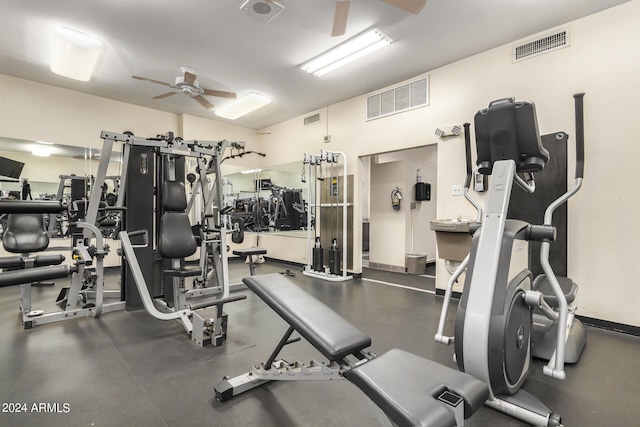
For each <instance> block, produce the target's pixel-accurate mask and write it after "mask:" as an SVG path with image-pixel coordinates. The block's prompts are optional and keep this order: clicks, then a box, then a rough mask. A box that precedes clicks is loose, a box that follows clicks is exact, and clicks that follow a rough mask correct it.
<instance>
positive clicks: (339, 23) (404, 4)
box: [331, 0, 427, 37]
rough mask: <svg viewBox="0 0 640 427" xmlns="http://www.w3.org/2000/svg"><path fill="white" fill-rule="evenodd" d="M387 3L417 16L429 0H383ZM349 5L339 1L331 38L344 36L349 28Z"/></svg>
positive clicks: (347, 1) (342, 0)
mask: <svg viewBox="0 0 640 427" xmlns="http://www.w3.org/2000/svg"><path fill="white" fill-rule="evenodd" d="M382 1H383V2H385V3H388V4H390V5H391V6H395V7H397V8H399V9H402V10H404V11H405V12H409V13H412V14H414V15H417V14H418V13H420V11H421V10H422V9H423V8H424V5H425V4H426V2H427V0H382ZM349 3H351V0H337V1H336V12H335V15H334V17H333V31H331V36H332V37H336V36H342V35H344V33H345V30H346V28H347V17H348V16H349Z"/></svg>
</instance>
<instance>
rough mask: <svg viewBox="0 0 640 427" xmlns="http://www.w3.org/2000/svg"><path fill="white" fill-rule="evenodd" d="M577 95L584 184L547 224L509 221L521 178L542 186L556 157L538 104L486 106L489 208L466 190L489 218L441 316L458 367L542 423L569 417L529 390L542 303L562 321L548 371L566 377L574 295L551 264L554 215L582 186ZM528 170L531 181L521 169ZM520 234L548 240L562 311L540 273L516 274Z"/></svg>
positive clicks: (479, 130) (480, 143) (483, 134)
mask: <svg viewBox="0 0 640 427" xmlns="http://www.w3.org/2000/svg"><path fill="white" fill-rule="evenodd" d="M583 96H584V94H577V95H574V98H575V110H576V157H577V161H576V186H575V187H574V188H573V189H572V190H570V191H569V192H567V193H566V194H565V195H564V196H562V197H560V198H559V199H558V200H556V202H554V203H553V204H552V205H551V206H550V207H549V208H548V209H547V213H546V215H545V224H544V225H531V224H529V223H526V222H524V221H520V220H515V219H507V209H508V206H509V200H510V197H511V189H512V186H513V183H514V182H515V183H516V184H518V186H519V187H521V188H522V189H523V190H525V191H527V192H529V193H533V192H534V191H535V179H534V174H535V173H537V172H540V171H541V170H542V168H543V167H544V165H545V164H546V163H547V161H548V160H549V153H548V151H547V150H546V149H545V148H544V147H543V146H542V142H541V139H540V135H539V132H538V125H537V118H536V113H535V106H534V104H533V103H532V102H529V101H524V102H516V101H514V99H513V98H507V99H501V100H497V101H494V102H492V103H491V104H489V107H488V108H486V109H483V110H481V111H478V113H477V114H476V116H475V119H474V122H475V134H476V149H477V157H478V158H477V165H478V167H479V169H478V171H479V172H480V173H481V174H484V175H491V182H490V185H489V194H488V197H487V201H486V205H485V210H484V212H482V210H481V208H480V207H479V205H478V204H477V203H475V202H473V201H472V200H471V199H470V197H469V196H468V191H465V196H466V197H467V198H468V199H470V201H472V203H473V204H474V206H476V208H477V209H478V210H479V215H478V218H481V223H478V224H476V225H475V226H474V227H471V233H472V234H473V242H472V246H471V252H470V253H469V255H468V256H467V257H466V258H465V259H464V260H463V262H462V263H461V265H460V266H459V268H458V269H457V270H456V271H455V272H454V274H453V275H452V276H451V279H450V280H449V283H448V285H447V289H446V292H445V297H444V301H443V306H442V312H441V315H440V322H439V325H438V332H437V334H436V336H435V339H436V341H437V342H440V343H443V344H451V343H454V344H455V361H456V363H457V365H458V368H459V369H460V370H461V371H463V372H466V373H468V374H471V375H473V376H475V377H476V378H478V379H480V380H482V381H484V382H485V383H486V384H487V385H488V386H489V390H490V396H489V399H488V400H487V401H486V402H485V404H486V405H487V406H490V407H492V408H494V409H497V410H500V411H502V412H504V413H506V414H509V415H511V416H514V417H516V418H518V419H520V420H522V421H524V422H527V423H529V424H531V425H536V426H561V425H562V424H561V417H560V415H558V414H555V413H552V412H551V410H550V409H549V408H548V407H547V406H546V405H544V404H543V403H542V402H541V401H540V400H538V399H537V398H535V397H534V396H532V395H531V394H529V393H527V392H526V391H524V390H522V389H521V386H522V385H523V383H524V381H525V380H526V378H527V376H528V373H529V367H530V360H531V355H532V354H531V343H532V337H531V333H532V311H533V309H537V310H539V311H540V312H542V313H544V315H545V316H547V317H548V318H550V319H552V320H555V321H556V325H557V330H558V332H557V339H556V342H555V353H554V354H553V356H552V357H551V359H550V361H549V363H548V365H547V366H545V367H544V369H543V372H544V374H545V375H548V376H551V377H553V378H556V379H561V380H563V379H565V377H566V375H565V372H564V360H565V359H564V353H565V342H566V337H567V331H566V325H567V317H568V307H567V301H566V297H565V295H564V293H563V290H562V289H561V286H560V285H559V283H558V280H557V278H556V276H555V274H554V272H553V270H552V269H551V266H550V264H549V248H550V245H551V242H552V241H553V240H554V239H555V234H556V231H555V228H554V227H553V226H552V225H551V219H552V216H553V211H554V210H555V208H556V207H557V206H558V205H560V204H562V203H564V202H566V200H568V198H569V197H571V196H572V195H573V194H575V192H576V191H577V190H578V189H579V188H580V185H581V183H582V175H583V169H584V129H583V127H584V121H583V107H582V98H583ZM469 127H470V125H469V124H468V123H467V124H465V144H466V150H467V181H466V185H465V187H466V189H468V186H469V184H470V181H471V180H470V176H471V173H470V172H471V155H470V150H471V148H470V147H471V143H470V136H469ZM519 173H522V174H524V179H523V178H522V177H520V175H518V174H519ZM515 240H527V241H540V242H541V255H540V257H541V263H542V267H543V270H544V272H545V275H546V277H547V279H548V282H549V284H550V288H551V289H552V291H553V294H554V295H553V296H554V298H555V300H556V301H557V306H558V311H557V312H556V311H554V310H553V309H551V307H550V306H549V305H548V304H547V302H546V301H545V296H544V295H543V294H542V293H541V292H540V291H536V290H532V284H533V277H532V273H531V272H530V271H529V270H528V269H524V270H522V271H520V272H519V273H517V274H515V275H514V276H511V277H510V276H509V270H510V261H511V259H510V258H511V250H512V247H513V245H514V241H515ZM465 270H467V275H466V279H465V283H464V290H463V293H462V296H461V298H460V302H459V304H458V311H457V314H456V324H455V335H454V337H449V336H445V335H444V329H445V322H446V316H447V312H448V306H449V302H450V299H451V294H452V289H453V285H454V283H455V282H456V280H457V279H458V278H459V277H460V275H461V274H462V272H464V271H465Z"/></svg>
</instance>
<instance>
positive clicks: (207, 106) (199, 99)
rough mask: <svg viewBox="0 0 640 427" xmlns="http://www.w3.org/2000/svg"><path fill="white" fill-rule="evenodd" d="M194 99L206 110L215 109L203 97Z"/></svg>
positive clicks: (199, 96)
mask: <svg viewBox="0 0 640 427" xmlns="http://www.w3.org/2000/svg"><path fill="white" fill-rule="evenodd" d="M193 99H195V100H196V101H198V103H199V104H200V105H202V106H203V107H204V108H206V109H211V108H213V104H212V103H210V102H209V101H207V100H206V99H204V97H203V96H202V95H198V96H194V97H193Z"/></svg>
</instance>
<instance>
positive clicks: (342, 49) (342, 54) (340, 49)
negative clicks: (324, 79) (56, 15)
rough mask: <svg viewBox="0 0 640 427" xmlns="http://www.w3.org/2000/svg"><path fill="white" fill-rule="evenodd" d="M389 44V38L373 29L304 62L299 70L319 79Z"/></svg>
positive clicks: (380, 31) (391, 41) (390, 41)
mask: <svg viewBox="0 0 640 427" xmlns="http://www.w3.org/2000/svg"><path fill="white" fill-rule="evenodd" d="M391 43H393V39H392V38H391V37H389V36H388V35H386V34H385V33H384V32H382V30H380V29H379V28H377V27H374V28H371V29H369V30H367V31H364V32H362V33H360V34H358V35H357V36H355V37H352V38H350V39H349V40H347V41H346V42H344V43H342V44H339V45H338V46H336V47H334V48H333V49H330V50H328V51H326V52H325V53H323V54H320V55H318V56H316V57H315V58H313V59H311V60H310V61H307V62H305V63H304V64H302V66H301V67H300V68H301V69H302V71H304V72H307V73H313V74H315V75H316V76H317V77H320V76H323V75H325V74H327V73H328V72H330V71H333V70H335V69H337V68H340V67H342V66H344V65H347V64H349V63H351V62H353V61H355V60H356V59H359V58H362V57H363V56H365V55H368V54H370V53H372V52H375V51H376V50H378V49H380V48H383V47H385V46H389V45H390V44H391Z"/></svg>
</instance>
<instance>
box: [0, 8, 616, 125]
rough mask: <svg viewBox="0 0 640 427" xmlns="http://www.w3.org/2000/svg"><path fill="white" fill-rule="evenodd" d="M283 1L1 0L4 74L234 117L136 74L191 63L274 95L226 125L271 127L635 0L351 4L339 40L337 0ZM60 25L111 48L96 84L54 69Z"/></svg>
mask: <svg viewBox="0 0 640 427" xmlns="http://www.w3.org/2000/svg"><path fill="white" fill-rule="evenodd" d="M260 1H270V0H260ZM278 1H279V2H280V3H281V4H282V5H283V6H284V7H285V10H284V11H283V12H282V13H281V14H280V15H278V16H277V17H275V18H274V19H273V20H272V21H271V22H268V23H265V22H263V20H262V19H261V17H260V15H258V14H256V13H255V12H251V11H243V10H240V8H239V6H240V5H241V4H242V3H243V2H244V0H186V1H176V0H91V1H87V0H76V1H73V0H47V1H37V0H20V1H16V0H0V10H2V15H3V17H4V18H3V20H2V25H0V73H1V74H7V75H11V76H15V77H20V78H23V79H27V80H33V81H37V82H42V83H46V84H49V85H54V86H59V87H64V88H67V89H72V90H77V91H81V92H86V93H90V94H94V95H98V96H103V97H106V98H111V99H116V100H120V101H124V102H128V103H132V104H137V105H142V106H146V107H150V108H154V109H158V110H163V111H168V112H172V113H185V114H190V115H195V116H199V117H205V118H210V119H213V120H220V121H226V120H223V119H219V118H218V117H217V116H216V115H215V114H214V113H213V110H206V109H204V108H202V107H201V106H200V105H199V104H198V103H196V102H195V101H194V100H193V99H189V97H188V96H186V95H175V96H171V97H169V98H165V99H158V100H154V99H152V98H153V97H154V96H156V95H160V94H162V93H165V92H167V88H166V87H163V86H161V85H157V84H153V83H150V82H146V81H140V80H134V79H132V78H131V75H134V74H136V75H141V76H145V77H149V78H152V79H156V80H161V81H165V82H173V80H174V78H175V77H176V76H179V75H181V71H180V67H181V66H188V67H191V68H193V69H194V71H195V73H196V74H197V75H198V80H199V82H200V85H201V86H203V87H206V88H209V89H221V90H226V91H232V92H236V93H237V94H238V95H239V96H241V95H243V94H245V93H247V92H249V91H256V92H259V93H262V94H265V95H267V96H270V97H271V98H272V103H271V104H270V105H268V106H266V107H264V108H262V109H260V110H258V111H255V112H253V113H251V114H249V115H247V116H245V117H243V118H240V119H238V120H236V121H233V122H229V121H227V122H229V123H235V124H237V125H240V126H244V127H247V128H252V129H264V128H266V127H268V126H271V125H273V124H276V123H280V122H282V121H284V120H287V119H290V118H293V117H297V116H299V115H302V114H306V113H309V112H312V111H314V110H317V109H319V108H322V107H324V106H327V105H331V104H334V103H336V102H340V101H342V100H345V99H349V98H353V97H355V96H359V95H362V94H364V93H367V92H371V91H375V90H378V89H381V88H383V87H385V86H388V85H392V84H395V83H397V82H400V81H402V80H405V79H408V78H412V77H414V76H417V75H419V74H421V73H424V72H426V71H429V70H432V69H434V68H438V67H441V66H443V65H445V64H448V63H451V62H453V61H456V60H459V59H461V58H464V57H468V56H470V55H473V54H476V53H479V52H482V51H485V50H487V49H490V48H493V47H496V46H499V45H502V44H505V43H509V42H511V41H514V40H517V39H520V38H523V37H527V36H529V35H531V34H534V33H537V32H540V31H544V30H547V29H549V28H552V27H555V26H558V25H560V24H563V23H566V22H569V21H572V20H575V19H578V18H581V17H584V16H586V15H589V14H592V13H596V12H598V11H601V10H604V9H607V8H609V7H612V6H615V5H618V4H621V3H624V2H625V1H628V0H562V1H558V0H482V1H479V0H427V4H426V6H425V8H424V9H423V10H422V12H420V14H418V15H411V14H408V13H406V12H404V11H402V10H400V9H397V8H395V7H393V6H390V5H389V4H387V3H384V2H383V1H380V0H351V8H350V12H349V20H348V24H347V30H346V34H345V35H344V36H341V37H331V35H330V33H331V26H332V21H333V13H334V7H335V2H334V0H278ZM374 25H376V26H378V27H380V28H381V29H382V30H383V31H385V32H386V33H387V34H389V35H390V36H391V37H392V38H393V39H394V40H395V43H394V44H392V45H391V46H390V47H388V48H385V49H383V50H381V51H378V52H376V53H374V54H373V55H370V56H369V57H366V58H363V59H361V60H360V61H357V62H355V63H352V64H350V65H348V66H346V67H344V68H342V69H340V70H337V71H334V72H332V73H330V74H327V75H325V76H323V77H321V78H316V77H314V76H313V75H308V74H305V73H304V72H302V71H300V69H299V66H300V64H302V63H303V62H305V61H307V60H308V59H310V58H312V57H314V56H316V55H318V54H319V53H321V52H323V51H325V50H327V49H329V48H331V47H332V46H334V45H336V44H339V43H341V42H342V41H344V40H346V39H348V38H349V37H351V36H354V35H355V34H358V33H359V32H361V31H363V30H365V29H367V28H369V27H371V26H374ZM58 26H67V27H71V28H74V29H77V30H80V31H83V32H86V33H89V34H92V35H95V36H97V37H99V38H101V39H102V40H103V41H104V42H105V44H106V50H105V53H104V56H103V57H102V60H101V62H100V65H99V69H98V71H97V72H96V74H95V76H94V78H93V79H92V80H91V81H90V82H88V83H81V82H76V81H73V80H70V79H67V78H64V77H60V76H57V75H55V74H53V73H52V72H50V71H49V65H48V64H49V40H50V39H51V35H52V32H53V30H54V28H56V27H58ZM207 99H208V100H209V101H211V102H212V103H214V104H216V106H221V105H223V104H224V103H227V102H229V100H227V99H223V98H213V97H207Z"/></svg>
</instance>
